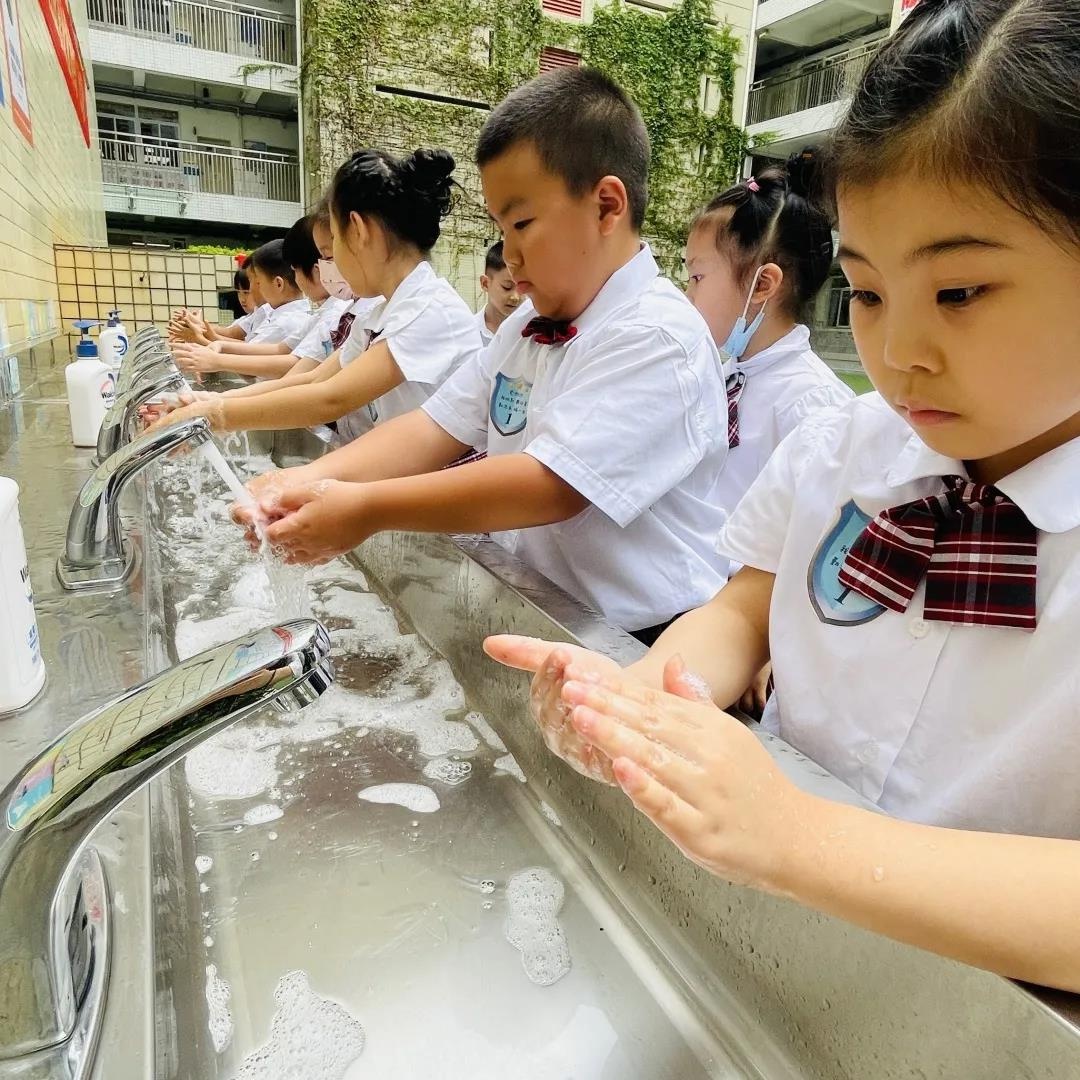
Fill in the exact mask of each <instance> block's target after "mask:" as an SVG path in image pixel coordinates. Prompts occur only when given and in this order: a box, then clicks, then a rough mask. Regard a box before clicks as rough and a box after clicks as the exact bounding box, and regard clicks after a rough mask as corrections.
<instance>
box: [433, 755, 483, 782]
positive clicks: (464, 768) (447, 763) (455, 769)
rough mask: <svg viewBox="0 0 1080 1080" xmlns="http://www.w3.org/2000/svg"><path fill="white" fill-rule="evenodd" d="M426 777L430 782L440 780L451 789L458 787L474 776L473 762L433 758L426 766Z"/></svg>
mask: <svg viewBox="0 0 1080 1080" xmlns="http://www.w3.org/2000/svg"><path fill="white" fill-rule="evenodd" d="M424 775H425V776H426V777H427V778H428V779H429V780H438V781H439V782H440V783H443V784H446V785H448V786H449V787H457V785H458V784H463V783H465V781H466V780H468V779H469V777H470V776H471V775H472V762H471V761H452V760H451V759H450V758H445V757H438V758H432V759H431V761H429V762H428V763H427V764H426V765H425V766H424Z"/></svg>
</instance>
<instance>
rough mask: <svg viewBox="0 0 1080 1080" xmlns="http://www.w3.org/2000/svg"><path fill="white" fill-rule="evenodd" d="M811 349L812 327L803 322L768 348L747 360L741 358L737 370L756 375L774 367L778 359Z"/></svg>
mask: <svg viewBox="0 0 1080 1080" xmlns="http://www.w3.org/2000/svg"><path fill="white" fill-rule="evenodd" d="M809 349H810V329H809V327H806V326H803V325H802V324H801V323H800V324H799V325H798V326H796V327H795V328H794V329H793V330H789V331H788V333H786V334H785V335H784V336H783V337H782V338H780V340H779V341H774V342H773V343H772V344H771V345H770V346H769V347H768V348H767V349H762V350H761V352H759V353H754V355H753V356H751V357H748V358H747V359H746V360H740V361H739V362H738V364H737V366H736V369H735V370H736V371H743V372H745V373H746V374H747V375H756V374H758V373H759V372H761V371H764V370H765V369H766V368H768V367H772V365H773V364H775V363H776V362H777V361H778V360H783V359H784V358H785V357H787V356H791V354H792V353H804V352H808V351H809Z"/></svg>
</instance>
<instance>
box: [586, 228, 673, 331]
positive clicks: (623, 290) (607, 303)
mask: <svg viewBox="0 0 1080 1080" xmlns="http://www.w3.org/2000/svg"><path fill="white" fill-rule="evenodd" d="M659 274H660V267H658V266H657V265H656V260H655V259H654V258H653V254H652V251H651V250H650V249H649V245H648V244H642V245H641V247H640V248H639V249H638V252H637V254H636V255H635V256H634V257H633V258H632V259H631V260H630V261H629V262H626V263H623V265H622V266H620V267H619V269H618V270H616V271H615V273H614V274H612V275H611V277H609V278H608V279H607V281H605V282H604V286H603V288H602V289H601V290H600V291H599V292H598V293H597V294H596V296H594V297H593V301H592V303H591V304H590V305H589V306H588V307H587V308H586V309H585V310H584V311H583V312H582V313H581V314H580V315H579V316H578V317H577V318H576V319H573V320H572V321H573V323H574V325H575V326H576V327H577V329H578V333H579V334H581V333H584V332H585V331H586V330H589V329H591V328H592V327H594V326H599V325H600V324H601V323H603V322H604V321H605V320H606V319H607V318H608V316H609V315H610V314H611V312H613V311H614V310H615V309H616V308H618V307H621V306H622V305H623V304H625V303H626V302H627V301H628V300H632V299H634V298H635V297H636V296H638V295H640V294H641V293H643V292H644V291H645V290H646V289H647V288H648V287H649V286H650V285H651V284H652V283H653V281H655V280H656V278H657V277H658V276H659Z"/></svg>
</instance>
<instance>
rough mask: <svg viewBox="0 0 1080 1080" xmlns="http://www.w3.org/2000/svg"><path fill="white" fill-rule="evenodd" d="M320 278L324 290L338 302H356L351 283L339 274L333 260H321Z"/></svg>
mask: <svg viewBox="0 0 1080 1080" xmlns="http://www.w3.org/2000/svg"><path fill="white" fill-rule="evenodd" d="M319 277H320V278H321V279H322V283H323V288H324V289H325V290H326V291H327V292H328V293H329V294H330V295H331V296H333V297H334V298H335V299H337V300H354V299H356V298H355V296H354V295H353V291H352V289H350V288H349V283H348V282H347V281H346V280H345V279H344V278H343V277H342V276H341V274H339V273H338V268H337V267H336V266H335V265H334V260H333V259H320V260H319Z"/></svg>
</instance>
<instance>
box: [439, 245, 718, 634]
mask: <svg viewBox="0 0 1080 1080" xmlns="http://www.w3.org/2000/svg"><path fill="white" fill-rule="evenodd" d="M534 315H535V311H534V310H533V308H532V305H531V304H530V303H528V302H526V303H524V304H522V306H521V307H520V308H519V309H518V310H517V311H515V312H514V314H513V315H511V316H510V317H509V318H508V319H507V320H506V321H505V322H504V323H503V324H502V326H501V327H500V328H499V331H498V333H497V334H496V335H495V339H494V341H493V342H492V343H491V345H489V346H488V348H487V349H485V350H484V351H483V352H482V353H480V354H478V355H477V356H475V357H473V358H472V359H471V360H469V361H468V362H467V363H466V364H465V365H463V366H462V368H461V369H459V371H458V372H457V373H456V374H455V375H454V376H453V377H452V378H450V379H449V380H448V381H447V382H446V383H445V384H444V386H443V387H442V389H441V390H440V391H439V392H438V393H436V394H435V395H434V396H433V397H432V398H431V400H430V401H429V402H428V403H427V404H426V405H425V406H424V408H425V411H426V412H427V413H428V414H429V415H430V416H431V417H432V418H433V419H434V420H435V421H436V423H438V424H439V425H440V426H442V427H443V428H444V429H445V430H446V431H447V432H448V433H449V434H450V435H452V436H453V437H454V438H455V439H457V440H459V441H460V442H462V443H465V444H466V445H468V446H475V447H476V448H477V449H481V450H486V451H487V453H488V455H489V456H492V457H494V456H497V455H499V454H515V453H526V454H529V455H530V456H532V457H534V458H536V459H537V460H538V461H540V462H541V463H542V464H544V465H546V466H547V467H548V468H549V469H551V470H552V471H553V472H555V473H556V474H557V475H558V476H560V477H561V478H562V479H563V480H565V481H566V482H567V483H568V484H570V486H571V487H573V488H575V489H576V490H577V491H578V492H580V493H581V494H582V495H583V496H584V497H585V498H586V499H588V500H589V503H590V504H591V505H590V506H589V507H587V508H586V509H585V510H584V511H582V512H581V513H580V514H578V515H577V516H576V517H574V518H572V519H570V520H569V521H564V522H559V523H557V524H554V525H544V526H538V527H535V528H530V529H519V530H516V531H513V532H503V533H496V534H494V539H496V540H497V541H498V542H499V543H500V544H502V545H503V546H504V547H506V548H507V549H508V550H510V551H512V552H514V553H515V554H516V555H518V556H519V557H520V558H521V559H522V560H523V561H525V562H526V563H528V564H529V565H531V566H533V567H534V568H535V569H537V570H539V571H540V572H541V573H543V574H544V575H546V576H547V577H548V578H550V579H551V580H552V581H554V582H555V583H556V584H557V585H560V586H561V587H562V588H563V589H565V590H566V591H567V592H569V593H570V594H571V595H573V596H576V597H578V598H579V599H581V600H584V601H585V602H586V603H589V604H591V605H592V606H593V607H595V608H597V609H598V610H600V611H601V612H603V613H604V615H605V616H607V618H608V619H609V620H611V621H612V622H614V623H615V624H616V625H618V626H621V627H622V628H623V629H626V630H639V629H644V628H646V627H651V626H655V625H657V624H659V623H662V622H666V621H667V620H669V619H671V618H672V617H673V616H675V615H678V614H680V613H682V612H684V611H686V610H688V609H689V608H692V607H696V606H698V605H699V604H702V603H704V602H705V601H707V600H709V599H710V598H711V597H712V596H713V595H714V594H715V592H716V591H717V590H718V589H719V588H720V587H721V586H722V585H723V584H724V582H725V580H726V578H725V568H726V566H727V561H726V559H724V558H722V557H721V556H719V555H718V554H717V552H716V549H715V545H716V534H717V532H718V531H719V527H720V524H721V519H720V517H719V514H718V508H717V503H716V498H715V495H716V488H717V483H718V480H719V477H720V473H721V470H722V468H723V465H724V461H725V459H726V457H727V421H726V415H727V411H726V410H727V404H726V395H725V391H724V377H723V371H722V368H721V363H720V357H719V354H718V353H717V350H716V347H715V345H714V344H713V342H712V339H711V338H710V336H709V331H708V327H707V326H706V325H705V322H704V321H703V320H702V318H701V316H700V315H699V314H698V312H697V311H695V310H694V308H693V306H692V305H691V304H690V302H689V301H688V300H687V299H686V297H685V296H684V295H683V294H682V293H681V292H679V290H677V289H676V288H675V287H674V286H673V285H672V284H671V283H670V282H668V281H665V280H664V279H662V278H661V277H660V276H659V270H658V268H657V265H656V262H655V260H654V259H653V257H652V254H651V252H650V251H649V249H648V248H647V247H642V249H641V250H640V251H639V252H638V254H637V255H635V256H634V257H633V258H632V259H631V260H630V261H629V262H628V263H627V264H625V265H624V266H622V267H621V268H620V269H619V270H618V271H616V273H615V274H613V275H612V276H611V278H609V280H608V281H607V283H606V284H605V285H604V287H603V288H602V289H601V290H600V292H599V293H598V294H597V296H596V298H595V299H594V300H593V301H592V303H591V304H590V305H589V307H588V308H587V309H586V310H585V311H584V312H583V313H582V315H581V316H580V317H579V318H578V319H577V320H575V325H576V326H577V330H578V333H577V336H576V337H574V338H573V340H571V341H570V342H569V343H568V344H566V345H563V346H551V345H541V344H538V343H537V342H535V341H534V340H532V338H530V337H524V336H523V335H522V330H523V329H524V327H525V326H526V324H527V323H528V322H529V320H530V319H531V318H532V317H533V316H534ZM508 497H512V493H508Z"/></svg>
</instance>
